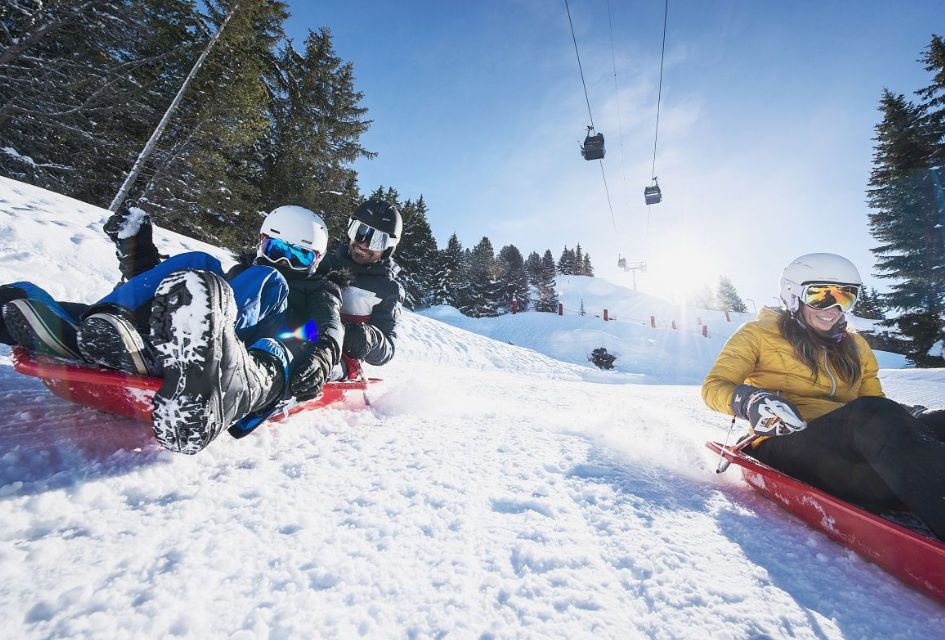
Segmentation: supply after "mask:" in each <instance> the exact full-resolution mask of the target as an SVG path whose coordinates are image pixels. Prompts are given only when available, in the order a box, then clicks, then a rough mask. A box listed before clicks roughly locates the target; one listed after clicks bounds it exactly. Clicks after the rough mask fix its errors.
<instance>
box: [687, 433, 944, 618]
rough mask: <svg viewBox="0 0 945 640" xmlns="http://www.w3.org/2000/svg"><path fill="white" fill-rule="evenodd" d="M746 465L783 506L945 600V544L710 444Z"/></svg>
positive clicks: (749, 475) (751, 480)
mask: <svg viewBox="0 0 945 640" xmlns="http://www.w3.org/2000/svg"><path fill="white" fill-rule="evenodd" d="M706 446H707V447H708V448H709V449H711V450H712V451H714V452H716V453H718V454H719V455H721V456H723V457H724V458H725V459H726V460H727V461H728V462H731V463H734V464H737V465H738V466H739V467H741V470H742V477H744V478H745V480H746V481H747V482H748V484H750V485H751V486H752V487H754V488H755V489H757V490H758V491H760V492H761V493H762V494H763V495H764V496H765V497H767V498H769V499H771V500H772V501H774V502H775V503H777V504H778V506H780V507H781V508H783V509H786V510H787V511H790V512H791V513H793V514H794V515H796V516H797V517H798V518H800V519H801V520H803V521H804V522H805V523H807V524H808V525H810V526H812V527H814V528H815V529H819V530H820V531H823V532H824V533H825V534H827V536H828V537H829V538H831V539H833V540H835V541H837V542H839V543H840V544H842V545H844V546H846V547H849V548H850V549H852V550H854V551H856V552H857V553H858V554H860V555H861V556H863V557H864V558H866V559H867V560H869V561H870V562H873V563H874V564H877V565H879V566H880V567H882V568H883V569H885V570H886V571H888V572H889V573H891V574H893V575H894V576H896V577H897V578H899V579H900V580H901V581H902V582H904V583H906V584H907V585H909V586H910V587H912V588H914V589H917V590H918V591H921V592H923V593H925V594H926V595H928V596H929V597H931V598H934V599H935V600H937V601H938V602H940V603H942V604H945V543H943V542H941V541H939V540H937V539H934V538H930V537H926V536H924V535H922V534H920V533H917V532H916V531H914V530H912V529H910V528H908V527H904V526H902V525H899V524H896V523H894V522H892V521H890V520H887V519H885V518H882V517H880V516H877V515H875V514H872V513H870V512H868V511H865V510H863V509H860V508H859V507H856V506H854V505H852V504H850V503H848V502H845V501H843V500H840V499H839V498H835V497H833V496H831V495H829V494H827V493H824V492H823V491H821V490H819V489H815V488H814V487H812V486H810V485H808V484H805V483H803V482H800V481H799V480H795V479H794V478H792V477H790V476H787V475H785V474H783V473H781V472H780V471H777V470H776V469H774V468H772V467H769V466H768V465H766V464H764V463H762V462H759V461H758V460H755V459H754V458H752V457H751V456H749V455H747V454H746V453H744V452H743V451H740V450H738V449H735V448H733V447H724V446H723V445H722V444H721V443H719V442H706Z"/></svg>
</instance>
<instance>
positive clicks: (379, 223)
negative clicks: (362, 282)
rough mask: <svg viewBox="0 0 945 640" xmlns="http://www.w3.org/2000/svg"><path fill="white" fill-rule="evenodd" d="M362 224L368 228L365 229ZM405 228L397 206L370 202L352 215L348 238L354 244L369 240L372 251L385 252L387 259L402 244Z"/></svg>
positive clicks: (377, 201)
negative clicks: (398, 244) (399, 243)
mask: <svg viewBox="0 0 945 640" xmlns="http://www.w3.org/2000/svg"><path fill="white" fill-rule="evenodd" d="M362 223H363V225H367V227H368V228H367V229H366V228H364V227H363V226H362ZM403 227H404V221H403V218H402V217H401V215H400V210H399V209H398V208H397V207H396V206H395V205H392V204H390V203H389V202H385V201H383V200H368V201H366V202H364V203H363V204H361V206H359V207H358V208H357V209H355V211H354V213H353V214H351V219H350V220H349V221H348V238H349V239H350V240H352V241H354V242H361V241H363V240H365V239H367V240H368V241H369V246H370V247H371V249H373V250H375V251H383V252H384V257H385V258H387V257H388V256H390V255H391V254H392V253H394V249H395V248H396V247H397V243H398V242H400V237H401V235H402V233H403ZM378 232H379V233H378Z"/></svg>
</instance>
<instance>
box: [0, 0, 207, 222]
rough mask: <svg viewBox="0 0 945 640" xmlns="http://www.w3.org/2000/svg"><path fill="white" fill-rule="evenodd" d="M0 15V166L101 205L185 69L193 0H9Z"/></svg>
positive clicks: (193, 39)
mask: <svg viewBox="0 0 945 640" xmlns="http://www.w3.org/2000/svg"><path fill="white" fill-rule="evenodd" d="M0 23H2V25H3V29H2V30H0V96H2V97H0V140H3V144H2V145H0V147H2V148H3V151H0V173H2V174H3V175H7V176H10V177H12V178H16V179H18V180H24V181H27V182H30V183H33V184H36V185H39V186H42V187H45V188H49V189H52V190H54V191H57V192H59V193H64V194H67V195H71V196H74V197H76V198H79V199H82V200H85V201H87V202H91V203H94V204H98V205H101V206H105V205H107V204H108V203H109V202H110V201H111V199H112V196H114V194H115V192H116V191H117V190H118V186H119V184H120V183H121V181H122V179H123V177H124V172H126V171H127V169H128V168H129V167H130V163H127V162H126V158H129V157H130V158H132V159H133V158H134V157H135V156H136V155H137V153H138V152H139V151H140V149H141V148H142V146H143V145H144V143H145V141H146V140H147V138H148V137H149V135H150V133H151V130H152V129H153V127H154V125H155V124H156V123H157V121H158V120H159V119H160V117H161V115H162V114H163V107H165V106H166V105H167V104H168V103H169V102H170V100H171V98H172V97H173V95H174V93H176V91H177V87H178V85H179V84H180V82H181V81H182V80H183V78H184V76H185V75H186V73H187V70H189V62H190V61H191V60H192V56H193V55H194V51H195V50H196V45H198V44H199V40H200V37H201V36H200V33H199V31H198V30H197V29H196V28H195V27H196V25H197V15H196V12H195V9H194V3H193V2H192V1H190V0H82V1H76V2H26V1H23V0H11V2H7V3H3V4H2V5H0ZM185 66H186V69H185ZM8 150H9V151H8Z"/></svg>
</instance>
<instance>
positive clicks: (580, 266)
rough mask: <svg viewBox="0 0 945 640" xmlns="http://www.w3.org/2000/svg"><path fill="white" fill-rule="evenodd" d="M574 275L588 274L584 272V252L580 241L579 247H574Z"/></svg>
mask: <svg viewBox="0 0 945 640" xmlns="http://www.w3.org/2000/svg"><path fill="white" fill-rule="evenodd" d="M574 275H576V276H583V275H587V274H586V273H584V252H583V251H581V243H580V242H578V244H577V247H575V248H574Z"/></svg>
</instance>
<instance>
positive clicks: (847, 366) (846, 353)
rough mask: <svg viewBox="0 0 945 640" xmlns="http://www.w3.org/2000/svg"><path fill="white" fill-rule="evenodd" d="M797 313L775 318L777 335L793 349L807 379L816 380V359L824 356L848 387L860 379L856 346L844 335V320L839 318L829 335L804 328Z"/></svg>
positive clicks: (845, 330) (783, 312)
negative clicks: (825, 354)
mask: <svg viewBox="0 0 945 640" xmlns="http://www.w3.org/2000/svg"><path fill="white" fill-rule="evenodd" d="M800 314H801V311H800V309H798V310H797V312H796V313H794V314H792V313H789V312H788V311H782V312H781V317H780V318H779V319H778V328H779V329H780V330H781V335H782V336H784V337H785V339H787V341H788V342H790V343H791V345H792V346H793V347H794V353H795V355H797V357H798V359H799V360H800V361H801V362H803V363H804V364H806V365H807V367H808V368H809V369H810V374H811V380H816V379H817V370H818V369H819V366H820V365H819V362H818V357H819V355H820V353H821V351H825V352H826V353H827V361H828V362H829V363H830V367H831V369H832V370H833V371H835V372H836V373H837V375H839V376H840V378H841V379H842V380H843V381H844V382H846V383H847V386H850V387H852V386H853V384H854V383H855V382H856V381H858V380H859V379H860V376H861V375H862V373H863V372H862V369H861V368H860V352H859V350H858V349H857V347H856V343H855V342H854V341H853V340H852V339H851V338H850V336H849V335H847V321H846V319H845V318H841V319H840V320H838V321H837V324H836V325H834V329H833V330H832V331H831V332H830V334H829V335H828V334H823V333H820V332H818V331H815V330H813V329H811V328H810V327H808V326H807V325H806V324H804V322H803V321H802V320H801V319H800Z"/></svg>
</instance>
